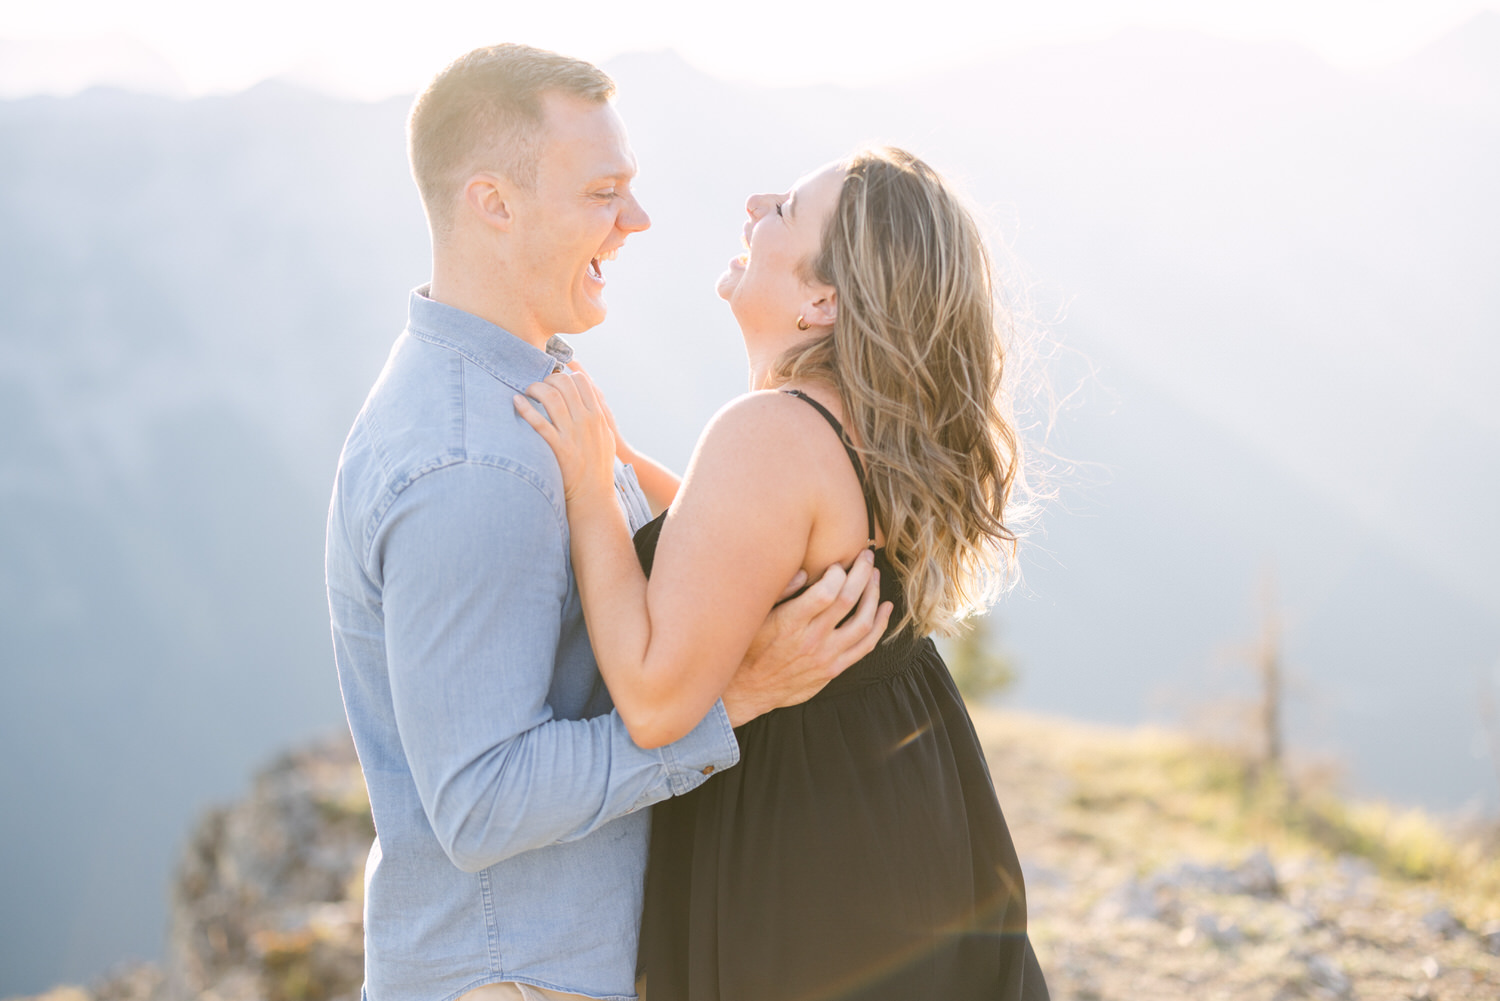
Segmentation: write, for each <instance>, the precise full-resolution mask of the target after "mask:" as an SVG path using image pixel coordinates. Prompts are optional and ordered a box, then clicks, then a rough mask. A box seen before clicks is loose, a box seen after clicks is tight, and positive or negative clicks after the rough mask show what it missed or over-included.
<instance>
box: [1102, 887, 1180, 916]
mask: <svg viewBox="0 0 1500 1001" xmlns="http://www.w3.org/2000/svg"><path fill="white" fill-rule="evenodd" d="M1159 889H1160V888H1159V887H1158V886H1156V885H1153V884H1150V883H1142V882H1141V881H1139V880H1136V879H1128V880H1126V881H1125V882H1124V883H1122V884H1120V885H1119V886H1118V887H1116V888H1115V889H1114V890H1113V891H1112V892H1111V893H1110V894H1109V895H1108V896H1106V897H1105V898H1104V899H1103V900H1101V901H1099V903H1098V904H1097V905H1096V906H1095V907H1094V910H1093V913H1092V914H1091V915H1090V917H1091V918H1092V920H1094V921H1095V922H1099V923H1108V922H1111V921H1118V920H1121V919H1126V920H1129V919H1134V920H1138V921H1141V920H1144V921H1160V920H1162V919H1163V918H1164V917H1165V916H1166V914H1167V908H1166V907H1164V906H1163V904H1162V902H1161V901H1160V900H1159V899H1158V896H1159Z"/></svg>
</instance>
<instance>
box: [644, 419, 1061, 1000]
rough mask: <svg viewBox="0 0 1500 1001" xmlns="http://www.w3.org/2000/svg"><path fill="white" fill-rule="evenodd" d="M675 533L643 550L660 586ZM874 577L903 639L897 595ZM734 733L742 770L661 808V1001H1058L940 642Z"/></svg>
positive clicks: (887, 570)
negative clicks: (1030, 930) (657, 560)
mask: <svg viewBox="0 0 1500 1001" xmlns="http://www.w3.org/2000/svg"><path fill="white" fill-rule="evenodd" d="M794 395H798V396H801V398H802V399H805V400H807V402H808V403H811V404H812V405H813V406H815V407H817V408H818V410H819V411H821V412H822V414H823V416H824V417H825V418H826V419H827V420H828V422H829V423H830V424H831V425H833V427H834V428H835V429H836V430H837V431H838V433H839V436H840V438H841V440H843V441H844V443H845V448H846V449H848V448H849V446H848V441H847V438H845V437H844V434H843V428H842V427H841V426H840V425H839V423H838V421H837V420H836V419H835V418H834V417H833V415H832V414H830V413H828V411H827V410H826V409H824V408H823V407H822V406H820V405H819V404H817V403H816V402H815V401H813V400H812V399H811V398H809V397H806V396H802V395H801V394H794ZM849 451H850V458H851V460H852V461H853V462H854V465H855V471H856V473H858V474H859V478H860V484H861V486H863V485H864V472H863V469H862V468H861V466H860V464H859V459H858V457H857V456H856V455H855V454H854V452H853V450H852V449H850V450H849ZM661 524H662V519H661V518H658V519H657V520H655V521H653V522H651V523H650V524H648V525H646V526H644V527H643V528H642V529H641V530H640V531H639V532H638V533H636V537H635V544H636V552H637V554H638V555H639V557H640V560H641V565H642V567H643V568H644V569H645V571H646V574H647V575H648V576H649V575H650V573H651V565H652V562H653V558H654V556H655V553H656V542H657V538H658V536H659V533H660V531H661ZM870 525H871V532H870V534H871V538H872V539H873V538H874V520H873V517H872V518H871V521H870ZM872 544H873V543H872ZM875 564H876V566H877V567H879V568H880V576H881V598H882V600H889V601H893V602H895V603H896V608H895V613H894V615H893V616H892V619H891V621H893V622H894V621H896V619H897V618H899V617H900V615H901V612H902V607H903V601H902V595H901V587H900V581H898V580H897V579H896V575H895V572H894V571H893V570H892V569H891V566H890V564H889V563H888V562H886V560H885V554H884V553H883V552H882V551H880V550H878V549H877V550H876V552H875ZM735 733H736V736H737V737H738V738H739V744H740V763H739V764H738V765H737V766H736V767H734V768H731V769H727V770H726V771H725V772H723V773H722V774H720V775H715V776H714V777H713V778H711V779H709V780H708V781H707V782H705V783H704V784H703V785H702V786H700V787H698V788H697V789H695V790H694V791H692V792H690V793H688V794H686V795H683V796H678V797H675V798H672V799H668V800H666V801H665V802H662V803H659V804H657V805H656V806H655V807H654V814H653V819H652V832H651V853H650V863H649V866H648V869H647V875H646V902H645V911H644V915H643V919H642V927H641V960H642V968H643V969H644V971H645V973H646V994H647V1001H980V999H984V1001H999V999H1004V1001H1013V999H1016V1001H1021V999H1024V1001H1045V999H1046V998H1047V997H1048V994H1047V986H1046V983H1045V981H1044V979H1043V977H1042V972H1041V969H1040V968H1039V967H1038V965H1037V961H1036V956H1035V954H1034V953H1033V952H1032V949H1031V943H1030V941H1029V940H1028V938H1027V935H1026V893H1025V889H1024V887H1023V884H1022V880H1021V868H1020V864H1019V862H1018V861H1017V859H1016V852H1015V848H1014V846H1013V845H1012V844H1011V839H1010V832H1009V831H1008V830H1007V828H1006V826H1005V818H1004V817H1003V816H1002V814H1001V812H1000V804H999V802H998V801H997V800H996V798H995V790H994V786H993V785H992V784H991V782H990V775H989V769H988V767H987V765H986V764H985V760H984V754H983V752H982V751H981V749H980V745H979V740H978V738H977V737H976V736H975V733H974V727H973V724H972V723H971V722H970V720H969V716H968V713H967V711H966V710H965V709H964V704H963V701H962V700H961V699H960V698H959V695H958V691H957V689H955V688H954V685H953V680H952V677H951V676H950V675H949V673H948V669H947V667H946V666H945V665H944V664H943V661H942V658H941V657H940V656H939V655H938V652H937V650H936V648H934V646H933V644H932V641H931V640H930V639H928V638H925V637H918V636H914V635H911V634H910V632H909V631H907V632H904V633H902V634H900V635H898V636H896V637H894V638H893V639H890V640H887V641H885V642H883V643H881V644H880V646H878V647H877V648H876V649H875V651H874V652H872V653H871V654H869V655H868V656H867V657H865V658H863V659H862V660H860V661H859V662H858V663H856V664H854V665H853V666H852V667H850V668H849V669H848V670H847V671H845V672H844V673H843V674H841V675H840V676H839V677H838V678H836V679H834V681H833V682H831V683H830V684H829V685H828V686H827V687H826V688H824V689H823V690H822V691H821V692H819V693H818V695H816V696H815V697H813V698H812V699H811V700H809V701H808V702H805V703H803V704H801V705H797V706H790V707H787V708H784V709H778V710H775V711H774V712H771V713H767V714H766V715H764V716H761V717H759V718H757V719H754V720H752V721H750V722H749V723H747V724H745V725H744V726H742V727H740V728H739V729H738V730H736V731H735Z"/></svg>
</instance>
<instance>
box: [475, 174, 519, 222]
mask: <svg viewBox="0 0 1500 1001" xmlns="http://www.w3.org/2000/svg"><path fill="white" fill-rule="evenodd" d="M514 194H515V193H514V191H513V190H512V186H511V183H510V182H509V181H508V180H506V179H505V178H503V177H501V176H500V175H498V174H491V173H488V172H482V173H478V174H475V175H474V176H473V177H471V178H469V180H468V182H467V183H465V184H464V207H465V208H467V209H468V210H469V212H470V213H472V214H473V216H474V218H475V219H477V220H479V221H480V222H482V223H484V224H485V225H486V226H489V227H490V228H492V229H497V230H500V231H502V232H506V231H509V230H510V224H511V220H512V219H513V218H514V213H513V211H512V209H513V205H512V202H513V201H514Z"/></svg>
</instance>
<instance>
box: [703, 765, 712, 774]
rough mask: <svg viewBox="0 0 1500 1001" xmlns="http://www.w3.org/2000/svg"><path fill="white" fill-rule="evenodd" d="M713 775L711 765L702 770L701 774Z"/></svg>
mask: <svg viewBox="0 0 1500 1001" xmlns="http://www.w3.org/2000/svg"><path fill="white" fill-rule="evenodd" d="M713 773H714V766H713V765H709V766H708V767H707V768H704V769H703V774H704V775H712V774H713Z"/></svg>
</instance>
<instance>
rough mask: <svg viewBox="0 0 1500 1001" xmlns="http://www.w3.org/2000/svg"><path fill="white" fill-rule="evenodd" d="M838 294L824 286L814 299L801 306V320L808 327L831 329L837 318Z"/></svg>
mask: <svg viewBox="0 0 1500 1001" xmlns="http://www.w3.org/2000/svg"><path fill="white" fill-rule="evenodd" d="M838 312H839V294H838V293H837V292H835V291H834V290H833V289H832V288H831V287H829V286H827V285H825V286H823V287H822V288H821V289H819V290H818V292H817V293H816V297H815V298H814V299H812V300H811V301H810V302H807V303H804V304H803V306H802V319H803V320H805V321H807V325H808V326H810V327H831V326H833V321H834V320H835V319H837V318H838Z"/></svg>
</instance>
